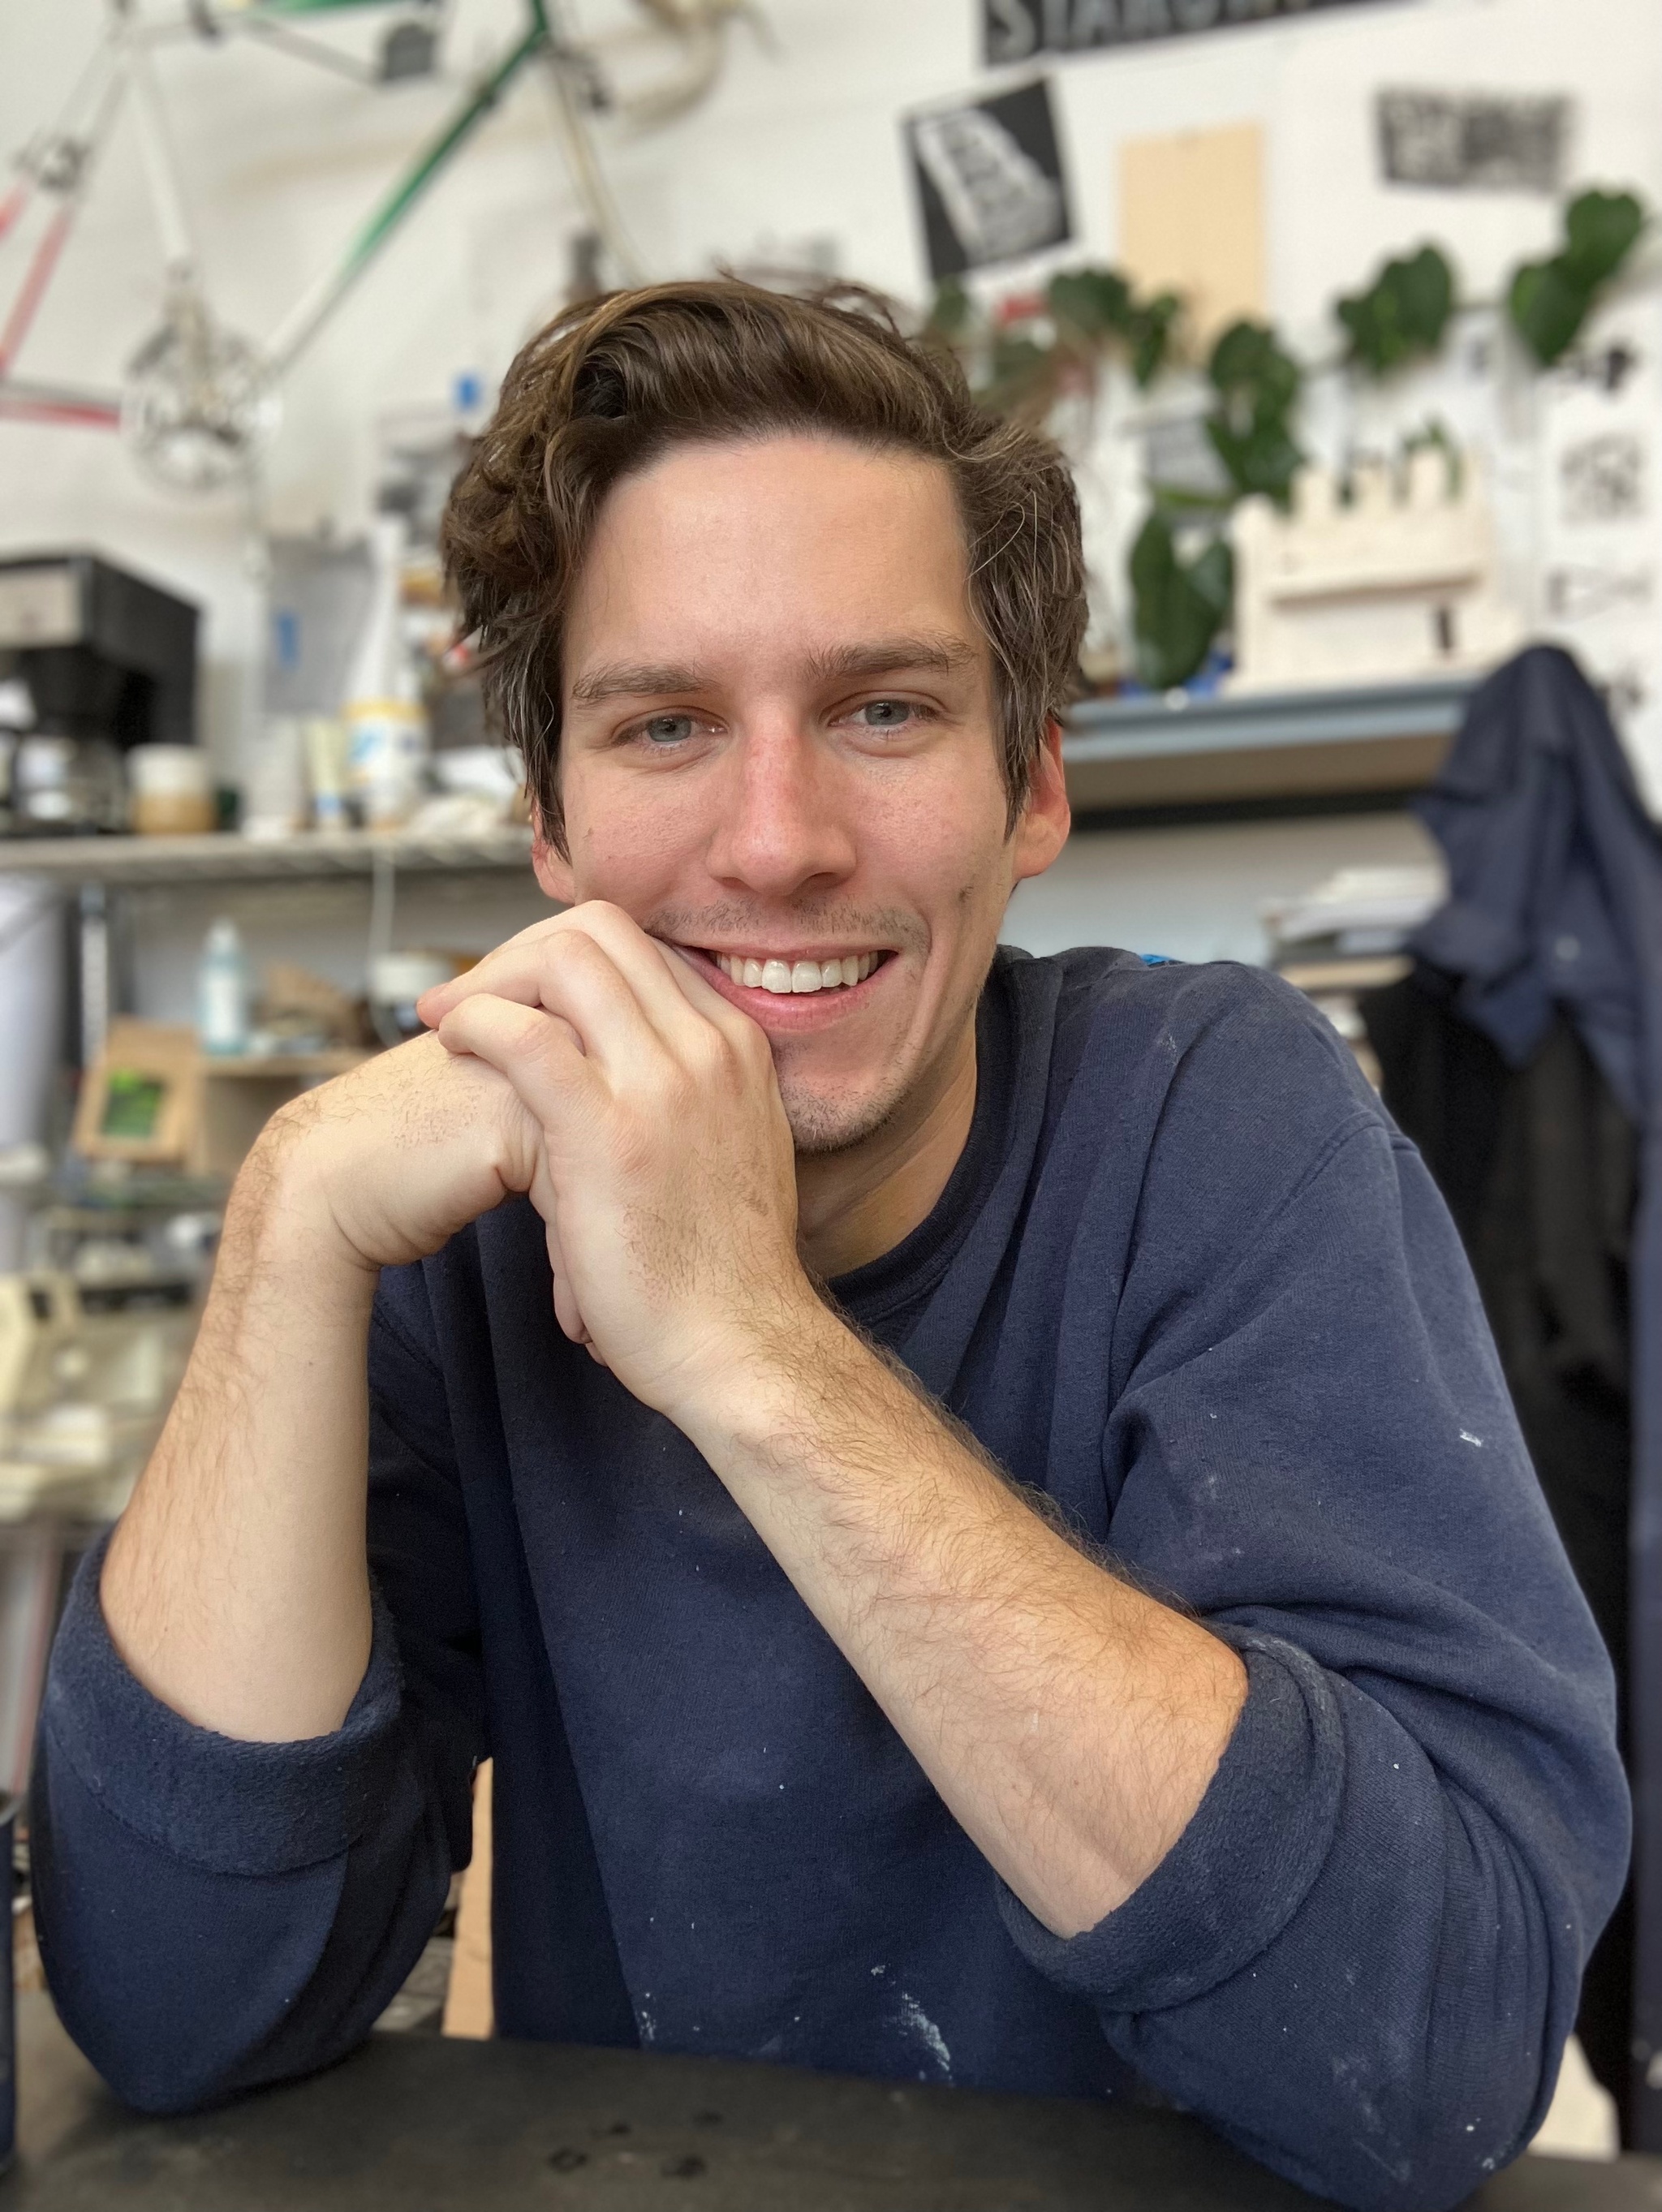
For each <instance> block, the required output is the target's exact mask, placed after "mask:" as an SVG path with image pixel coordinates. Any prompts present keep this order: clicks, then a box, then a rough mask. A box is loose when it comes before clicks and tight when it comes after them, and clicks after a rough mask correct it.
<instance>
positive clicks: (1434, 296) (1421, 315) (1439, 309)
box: [1333, 246, 1454, 376]
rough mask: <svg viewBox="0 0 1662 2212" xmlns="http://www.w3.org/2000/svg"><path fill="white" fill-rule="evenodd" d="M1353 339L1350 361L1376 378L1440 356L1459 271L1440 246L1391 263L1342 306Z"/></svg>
mask: <svg viewBox="0 0 1662 2212" xmlns="http://www.w3.org/2000/svg"><path fill="white" fill-rule="evenodd" d="M1333 312H1334V313H1335V314H1336V316H1337V317H1338V319H1339V320H1340V321H1341V322H1342V324H1343V325H1344V327H1345V329H1346V331H1348V333H1349V337H1350V348H1349V352H1348V356H1347V358H1348V360H1349V361H1351V362H1355V363H1356V364H1357V365H1358V366H1359V367H1361V368H1366V369H1368V370H1370V371H1371V372H1372V374H1373V375H1375V376H1387V375H1389V374H1390V373H1391V370H1392V369H1394V368H1402V367H1403V364H1404V363H1405V362H1410V361H1413V360H1415V358H1416V357H1417V356H1424V355H1428V354H1434V353H1435V352H1436V350H1437V349H1438V347H1439V346H1440V345H1441V343H1442V342H1443V333H1444V331H1446V329H1447V328H1448V319H1449V317H1450V316H1451V315H1452V313H1453V312H1454V271H1453V270H1452V269H1451V268H1450V266H1449V264H1448V262H1447V259H1446V257H1445V256H1444V255H1443V254H1442V253H1440V252H1439V251H1438V249H1437V248H1436V247H1435V246H1422V247H1421V248H1420V250H1419V252H1417V253H1414V254H1409V255H1408V256H1407V257H1405V258H1403V259H1401V260H1393V261H1387V262H1386V263H1385V266H1384V268H1382V269H1381V270H1380V271H1379V275H1378V276H1376V277H1375V278H1374V280H1373V283H1372V284H1370V285H1369V287H1368V288H1367V291H1365V292H1356V293H1353V294H1351V295H1348V297H1345V298H1342V299H1340V300H1338V301H1335V303H1334V308H1333Z"/></svg>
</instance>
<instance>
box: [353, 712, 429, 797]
mask: <svg viewBox="0 0 1662 2212" xmlns="http://www.w3.org/2000/svg"><path fill="white" fill-rule="evenodd" d="M346 779H347V782H348V784H349V785H350V788H351V789H352V791H353V792H354V793H356V796H357V799H358V802H359V804H360V805H361V806H362V809H363V818H364V822H365V823H366V825H367V826H368V828H369V829H396V828H397V827H398V825H399V823H401V822H407V821H408V820H409V819H410V817H411V815H412V814H413V813H414V812H415V811H416V808H417V806H418V805H420V803H421V798H422V793H423V790H424V789H425V787H426V781H427V717H426V715H425V714H423V711H422V709H421V708H420V707H419V706H418V705H417V703H416V702H415V701H414V700H412V699H359V700H356V701H354V702H353V703H352V704H351V705H350V707H348V708H347V709H346Z"/></svg>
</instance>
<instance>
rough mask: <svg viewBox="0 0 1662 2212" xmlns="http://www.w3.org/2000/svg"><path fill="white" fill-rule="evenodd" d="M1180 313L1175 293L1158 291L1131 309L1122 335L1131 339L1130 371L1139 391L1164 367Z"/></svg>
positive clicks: (1180, 302) (1181, 302)
mask: <svg viewBox="0 0 1662 2212" xmlns="http://www.w3.org/2000/svg"><path fill="white" fill-rule="evenodd" d="M1182 313H1183V301H1181V300H1180V299H1179V298H1178V295H1177V294H1176V293H1175V292H1161V293H1159V294H1157V295H1155V297H1154V299H1152V300H1141V301H1138V302H1137V304H1136V305H1135V307H1133V308H1132V310H1131V315H1130V320H1129V325H1128V326H1127V331H1126V335H1127V337H1129V340H1130V342H1131V374H1132V376H1133V377H1134V378H1135V380H1136V386H1137V389H1138V391H1139V392H1146V391H1147V390H1148V387H1149V386H1150V385H1151V384H1152V383H1153V382H1154V379H1155V378H1156V377H1157V376H1158V375H1159V374H1160V371H1161V369H1163V368H1165V366H1166V359H1167V356H1169V355H1170V353H1171V350H1172V333H1173V331H1175V330H1176V328H1177V324H1178V317H1179V316H1180V315H1181V314H1182Z"/></svg>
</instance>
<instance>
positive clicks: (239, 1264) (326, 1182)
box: [217, 1111, 380, 1310]
mask: <svg viewBox="0 0 1662 2212" xmlns="http://www.w3.org/2000/svg"><path fill="white" fill-rule="evenodd" d="M327 1149H328V1147H327V1145H326V1132H325V1131H322V1130H320V1129H317V1128H315V1127H307V1125H306V1123H305V1122H303V1121H299V1120H297V1119H293V1118H290V1117H289V1115H287V1114H286V1113H285V1112H281V1111H280V1112H279V1113H278V1114H277V1115H274V1116H273V1117H272V1119H271V1121H270V1122H268V1123H267V1125H266V1127H265V1129H264V1130H263V1131H262V1132H261V1133H260V1135H259V1139H257V1141H256V1142H255V1144H254V1146H253V1150H252V1151H251V1152H250V1153H249V1154H248V1157H247V1159H246V1160H245V1161H244V1162H243V1164H242V1167H241V1170H240V1172H239V1173H238V1176H237V1178H236V1182H234V1185H233V1186H232V1190H231V1196H230V1200H229V1203H228V1206H227V1207H226V1212H225V1228H224V1232H223V1235H222V1239H221V1243H220V1255H219V1262H218V1269H217V1272H218V1273H220V1274H221V1275H224V1274H225V1273H231V1272H237V1273H241V1274H242V1275H243V1276H244V1277H245V1279H247V1281H248V1282H249V1283H250V1284H251V1285H252V1284H253V1283H254V1282H256V1281H257V1282H258V1283H259V1285H260V1286H261V1287H262V1288H266V1289H270V1290H273V1291H278V1290H280V1291H283V1292H284V1293H285V1294H294V1295H301V1296H303V1297H306V1298H307V1300H308V1301H309V1302H310V1303H311V1304H313V1305H315V1304H317V1303H318V1301H319V1300H320V1299H321V1300H323V1301H324V1302H326V1303H327V1304H336V1303H338V1302H344V1303H345V1304H347V1305H348V1306H349V1307H351V1308H356V1307H359V1306H362V1307H363V1308H364V1309H366V1310H367V1308H368V1305H369V1304H370V1303H371V1302H372V1301H373V1299H374V1292H375V1285H376V1284H377V1283H378V1281H379V1280H380V1268H379V1267H377V1266H376V1265H375V1264H374V1262H373V1261H370V1260H368V1259H367V1258H366V1257H365V1256H364V1255H363V1254H362V1252H361V1251H360V1250H359V1249H358V1248H357V1247H356V1244H355V1243H353V1242H352V1240H351V1238H350V1237H349V1236H348V1235H347V1234H346V1232H345V1231H344V1229H343V1228H342V1226H341V1221H340V1215H339V1212H338V1208H337V1206H336V1205H335V1203H334V1200H333V1196H332V1189H331V1176H330V1163H329V1161H328V1159H327V1158H326V1157H325V1154H326V1151H327Z"/></svg>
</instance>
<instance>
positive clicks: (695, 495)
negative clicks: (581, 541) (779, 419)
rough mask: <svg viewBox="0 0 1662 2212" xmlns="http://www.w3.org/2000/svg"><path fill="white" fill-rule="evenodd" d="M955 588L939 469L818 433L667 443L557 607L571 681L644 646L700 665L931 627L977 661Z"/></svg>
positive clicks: (948, 482) (949, 511) (598, 535)
mask: <svg viewBox="0 0 1662 2212" xmlns="http://www.w3.org/2000/svg"><path fill="white" fill-rule="evenodd" d="M967 586H968V569H967V562H966V560H965V547H964V536H963V531H962V527H961V525H960V522H959V513H958V506H957V501H956V499H955V497H954V495H953V485H952V479H951V477H949V475H948V474H947V470H946V469H945V467H943V466H942V465H941V464H940V463H939V462H936V461H933V460H930V459H927V458H926V457H924V456H922V455H920V454H915V453H905V452H903V451H898V450H894V449H890V448H882V449H872V448H868V447H861V446H857V445H855V444H853V443H852V442H849V441H843V440H841V439H837V438H831V437H825V436H819V435H814V436H808V435H788V436H787V435H781V436H774V437H765V438H756V439H747V440H744V441H732V442H724V443H721V444H699V445H684V446H677V447H672V448H671V450H670V451H669V452H668V453H665V454H663V455H661V457H660V458H659V459H657V460H656V461H655V462H654V464H653V465H651V466H650V467H649V468H647V469H644V470H642V471H640V472H639V473H638V474H636V475H632V476H630V477H625V478H624V480H623V481H622V482H621V483H618V484H616V485H614V486H613V488H612V491H611V492H610V494H609V495H607V498H606V501H605V503H604V505H603V507H602V508H601V510H600V515H599V517H598V519H597V522H596V526H595V530H594V537H593V539H592V541H591V543H590V546H589V550H588V553H587V558H586V560H585V562H584V563H583V567H582V570H581V574H580V575H579V577H578V579H577V582H576V586H575V590H574V592H573V594H572V599H571V602H570V605H569V610H568V615H567V622H566V634H565V655H564V658H565V664H566V675H567V680H568V682H569V681H571V680H572V679H574V678H575V677H577V676H578V675H580V674H581V669H582V665H583V664H584V662H585V661H586V660H589V659H594V658H597V657H600V656H606V655H610V654H611V653H612V652H614V651H615V650H617V649H618V648H619V647H623V646H625V645H627V646H628V647H630V648H631V649H636V648H638V647H641V646H642V644H643V643H644V642H646V641H648V640H650V641H652V642H653V644H654V652H656V651H658V650H661V649H663V648H666V647H674V648H675V649H676V650H678V651H685V652H692V651H695V650H696V651H697V654H698V656H699V658H700V659H701V660H707V659H709V657H710V655H711V654H712V653H721V652H723V651H726V650H731V651H733V652H734V653H744V652H746V651H750V652H754V653H776V652H779V651H782V650H783V649H785V648H786V647H795V648H796V649H798V650H799V651H800V650H801V649H802V648H804V647H807V648H808V649H809V650H813V649H815V648H825V647H837V646H838V645H841V644H843V643H846V642H847V641H848V640H849V636H850V635H874V634H878V633H892V632H896V631H901V630H912V629H932V630H934V631H938V632H940V631H947V632H953V633H956V634H957V635H961V636H962V637H963V638H964V639H965V641H966V642H967V643H970V644H971V645H972V646H974V647H976V648H977V652H979V650H980V648H981V646H982V640H981V638H980V635H979V631H978V628H977V624H976V623H975V621H974V618H973V616H972V615H971V610H970V605H969V599H968V589H967Z"/></svg>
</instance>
